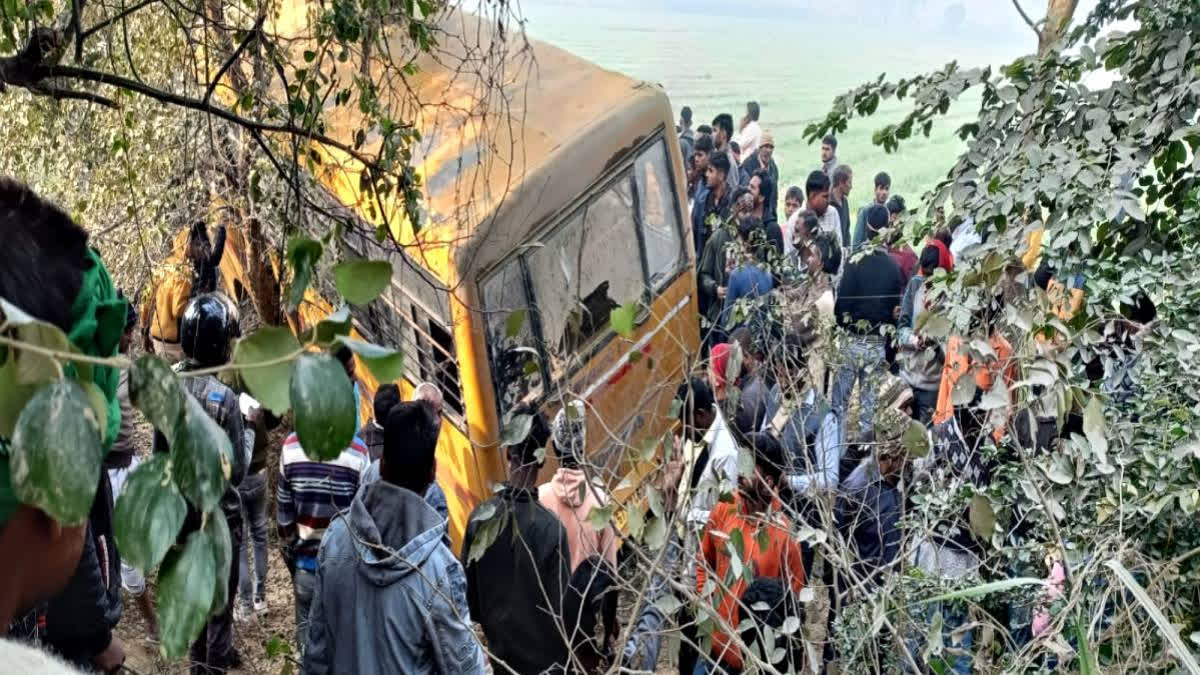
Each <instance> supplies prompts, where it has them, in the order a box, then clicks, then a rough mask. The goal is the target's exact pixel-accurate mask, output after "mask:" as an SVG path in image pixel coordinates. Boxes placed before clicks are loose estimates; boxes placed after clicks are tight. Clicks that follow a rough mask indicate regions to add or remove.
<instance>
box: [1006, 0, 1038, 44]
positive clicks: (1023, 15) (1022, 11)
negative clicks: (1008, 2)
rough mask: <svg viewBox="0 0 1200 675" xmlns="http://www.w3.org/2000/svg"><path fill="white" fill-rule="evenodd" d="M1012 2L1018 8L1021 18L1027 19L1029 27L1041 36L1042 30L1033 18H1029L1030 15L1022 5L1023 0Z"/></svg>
mask: <svg viewBox="0 0 1200 675" xmlns="http://www.w3.org/2000/svg"><path fill="white" fill-rule="evenodd" d="M1012 4H1013V7H1016V8H1017V13H1018V14H1020V15H1021V18H1022V19H1024V20H1025V24H1026V25H1027V26H1029V29H1030V30H1032V31H1033V32H1034V33H1035V34H1037V36H1038V37H1041V36H1042V31H1040V30H1038V27H1037V24H1035V23H1034V22H1033V19H1031V18H1029V15H1028V14H1026V13H1025V8H1024V7H1022V6H1021V0H1012Z"/></svg>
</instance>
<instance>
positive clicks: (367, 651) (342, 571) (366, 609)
mask: <svg viewBox="0 0 1200 675" xmlns="http://www.w3.org/2000/svg"><path fill="white" fill-rule="evenodd" d="M384 434H385V445H384V453H383V458H382V459H381V461H380V475H381V480H380V481H378V482H376V483H375V484H373V485H371V486H370V487H369V488H368V489H367V490H366V492H365V493H363V494H360V495H358V496H356V497H355V499H354V502H353V503H352V504H351V505H350V510H349V512H348V513H343V514H341V515H340V516H338V518H337V519H336V520H334V521H333V523H332V524H331V525H330V526H329V530H328V531H326V533H325V536H324V538H323V539H322V541H321V550H320V553H319V554H318V556H317V562H318V569H317V578H316V582H315V585H314V587H313V604H312V609H311V610H310V614H309V628H308V647H307V649H305V651H304V672H305V673H309V674H321V673H408V674H417V675H419V674H425V673H428V674H432V673H444V674H446V673H448V674H457V673H464V674H466V673H481V672H483V671H484V659H483V650H482V649H481V648H480V645H479V641H478V640H477V639H476V638H475V633H474V631H473V630H472V628H471V616H470V610H469V609H468V606H467V580H466V576H465V575H464V574H463V568H462V565H461V564H460V563H459V562H458V559H456V558H455V557H454V554H453V553H451V552H450V549H448V548H446V546H445V544H443V543H442V534H443V531H444V527H445V526H444V524H443V521H442V518H441V517H440V516H438V514H437V512H435V511H434V510H433V508H432V507H430V506H429V505H428V504H427V503H425V501H424V500H423V499H422V498H421V495H423V494H425V491H426V490H427V489H428V488H429V484H430V483H431V482H433V478H434V475H435V469H436V463H435V459H434V451H435V449H436V447H437V438H438V420H437V419H436V418H435V417H434V416H433V413H432V411H431V410H430V408H429V406H428V405H426V404H424V403H420V402H413V403H401V404H399V405H397V406H395V407H394V408H392V410H391V412H390V413H388V418H387V422H386V424H385V425H384Z"/></svg>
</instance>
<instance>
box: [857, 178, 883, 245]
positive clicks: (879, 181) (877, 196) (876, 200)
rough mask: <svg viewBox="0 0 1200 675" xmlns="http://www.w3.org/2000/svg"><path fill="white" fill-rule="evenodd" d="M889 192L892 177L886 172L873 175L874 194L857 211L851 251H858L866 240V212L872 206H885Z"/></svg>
mask: <svg viewBox="0 0 1200 675" xmlns="http://www.w3.org/2000/svg"><path fill="white" fill-rule="evenodd" d="M891 191H892V177H891V176H889V175H888V174H887V172H886V171H880V172H879V173H877V174H875V193H874V195H873V199H872V200H871V203H870V204H867V205H866V206H864V207H862V208H861V209H859V210H858V220H857V221H856V222H855V224H854V241H853V242H852V243H851V250H853V251H858V248H859V247H860V246H862V243H863V242H864V241H866V239H867V211H870V210H871V207H872V206H887V203H888V195H889V194H890V193H891Z"/></svg>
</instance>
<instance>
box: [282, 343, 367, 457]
mask: <svg viewBox="0 0 1200 675" xmlns="http://www.w3.org/2000/svg"><path fill="white" fill-rule="evenodd" d="M290 391H291V397H292V409H293V410H294V411H295V414H296V435H297V436H298V437H299V439H300V446H301V447H303V448H304V454H306V455H308V456H309V457H310V458H312V459H314V460H316V461H319V462H324V461H328V460H331V459H335V458H336V457H337V456H338V455H339V454H341V452H342V450H344V449H346V447H348V446H349V445H350V442H351V441H352V440H354V425H355V404H356V402H355V400H354V388H353V386H352V385H351V384H350V378H349V377H347V376H346V371H345V369H344V368H342V364H341V363H338V361H337V360H336V359H334V358H333V357H331V356H329V355H327V354H304V355H302V356H300V358H298V359H296V361H295V363H294V364H293V365H292V382H291V389H290Z"/></svg>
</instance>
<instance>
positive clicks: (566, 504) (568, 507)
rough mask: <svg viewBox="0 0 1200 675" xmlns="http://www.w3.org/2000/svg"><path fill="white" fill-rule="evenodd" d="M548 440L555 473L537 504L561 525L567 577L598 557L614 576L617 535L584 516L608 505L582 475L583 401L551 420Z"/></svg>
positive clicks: (599, 490)
mask: <svg viewBox="0 0 1200 675" xmlns="http://www.w3.org/2000/svg"><path fill="white" fill-rule="evenodd" d="M550 439H551V441H552V442H553V444H554V454H555V456H556V457H558V464H559V469H558V470H557V471H555V472H554V477H553V478H551V479H550V482H548V483H546V484H544V485H542V486H541V487H540V488H538V501H539V502H540V503H541V505H542V506H544V507H546V509H547V510H548V511H550V512H551V513H553V514H554V515H555V516H557V517H558V519H559V520H560V521H562V524H563V527H565V528H566V531H567V545H568V547H569V549H570V551H571V573H572V574H573V573H574V572H575V571H576V570H577V569H578V568H579V564H580V563H581V562H583V561H584V559H586V558H589V557H591V556H599V557H600V558H601V559H603V560H604V561H605V562H606V563H608V565H609V566H610V567H611V569H612V570H613V571H614V572H615V571H616V569H617V533H616V531H614V530H613V528H612V527H611V526H608V525H606V526H605V527H603V528H601V529H599V530H598V529H596V528H594V527H592V525H591V523H590V522H589V521H588V516H589V514H591V512H592V509H598V508H603V507H604V506H605V505H606V504H608V495H607V494H606V493H605V491H604V488H603V486H602V485H600V484H597V483H596V482H595V481H589V480H588V478H587V475H586V474H585V473H584V471H583V468H582V467H583V452H584V449H585V448H586V446H587V409H586V408H585V407H584V404H583V401H578V400H575V401H571V402H569V403H567V405H566V406H565V407H564V408H563V409H562V410H560V411H558V414H557V415H556V416H555V417H554V425H553V427H552V430H551V435H550Z"/></svg>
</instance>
